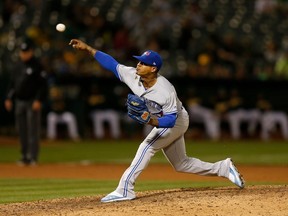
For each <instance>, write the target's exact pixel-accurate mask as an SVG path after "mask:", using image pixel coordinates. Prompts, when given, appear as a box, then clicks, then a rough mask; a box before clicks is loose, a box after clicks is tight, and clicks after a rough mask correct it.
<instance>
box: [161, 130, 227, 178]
mask: <svg viewBox="0 0 288 216" xmlns="http://www.w3.org/2000/svg"><path fill="white" fill-rule="evenodd" d="M163 153H164V155H165V156H166V158H167V160H168V161H169V162H170V163H171V165H172V166H173V168H174V169H175V170H176V171H177V172H185V173H193V174H198V175H204V176H213V175H217V176H223V177H228V175H229V164H230V161H229V160H227V159H226V160H221V161H218V162H216V163H209V162H204V161H201V160H199V159H197V158H193V157H188V156H187V155H186V148H185V141H184V136H181V137H180V138H179V139H177V140H176V141H175V142H174V143H173V144H171V145H169V146H167V147H166V148H164V149H163Z"/></svg>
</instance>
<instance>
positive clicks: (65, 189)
mask: <svg viewBox="0 0 288 216" xmlns="http://www.w3.org/2000/svg"><path fill="white" fill-rule="evenodd" d="M140 142H141V141H140V140H139V141H125V140H120V141H91V140H86V141H82V142H79V143H74V142H69V141H61V142H56V143H44V144H43V145H42V147H41V154H40V163H42V164H44V163H69V162H76V163H77V162H81V161H90V162H92V163H112V164H115V163H118V164H120V163H130V162H131V160H132V159H133V157H134V155H135V153H136V150H137V148H138V145H139V143H140ZM186 148H187V154H188V155H190V156H193V157H197V158H200V159H201V160H204V161H210V162H214V161H217V160H221V159H224V158H226V157H232V158H233V159H234V161H235V162H236V163H237V164H246V165H247V164H253V165H285V166H287V165H288V143H287V142H284V141H273V142H272V141H271V142H261V141H245V142H243V141H239V142H235V141H221V142H207V141H193V140H187V141H186ZM0 152H1V157H0V163H14V162H15V161H16V160H17V159H18V158H19V147H18V146H17V145H15V144H11V145H8V144H5V143H4V144H3V143H2V144H0ZM151 163H168V162H167V160H166V159H165V157H164V156H163V154H162V153H161V152H158V153H157V154H156V155H155V156H154V157H153V159H152V161H151ZM119 178H120V176H119ZM117 184H118V181H110V180H107V181H98V180H85V179H84V180H83V179H81V180H80V179H0V203H11V202H23V201H33V200H46V199H52V198H64V197H66V198H68V197H79V196H90V195H93V196H95V195H97V194H106V193H108V192H111V189H114V188H115V187H116V186H117ZM255 184H257V183H255ZM258 184H259V183H258ZM261 184H263V182H261ZM267 184H271V182H270V183H269V182H267ZM272 184H273V183H272ZM228 185H231V183H230V182H228V181H227V182H193V183H191V182H187V181H138V182H137V187H136V190H137V191H145V190H154V189H172V188H183V187H184V188H185V187H207V186H210V187H217V186H228Z"/></svg>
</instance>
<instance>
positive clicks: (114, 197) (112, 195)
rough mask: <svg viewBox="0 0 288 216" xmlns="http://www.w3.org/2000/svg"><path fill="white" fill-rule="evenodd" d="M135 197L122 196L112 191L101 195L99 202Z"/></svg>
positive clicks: (125, 199)
mask: <svg viewBox="0 0 288 216" xmlns="http://www.w3.org/2000/svg"><path fill="white" fill-rule="evenodd" d="M132 199H135V197H124V196H123V195H121V194H119V193H118V192H116V191H113V192H112V193H110V194H108V195H107V196H105V197H103V198H102V199H101V202H103V203H107V202H118V201H127V200H132Z"/></svg>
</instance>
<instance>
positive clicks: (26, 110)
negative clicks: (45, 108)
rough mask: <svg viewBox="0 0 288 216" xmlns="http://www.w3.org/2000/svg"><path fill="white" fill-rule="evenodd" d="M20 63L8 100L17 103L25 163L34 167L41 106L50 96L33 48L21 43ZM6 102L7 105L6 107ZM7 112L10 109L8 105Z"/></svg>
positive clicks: (37, 150)
mask: <svg viewBox="0 0 288 216" xmlns="http://www.w3.org/2000/svg"><path fill="white" fill-rule="evenodd" d="M19 55H20V59H21V62H19V64H17V65H16V66H15V69H14V71H13V74H12V77H11V78H12V79H11V83H10V87H9V89H8V94H7V99H6V101H7V102H8V103H10V104H11V107H12V102H11V101H12V99H14V100H15V119H16V128H17V130H18V132H19V136H20V143H21V154H22V158H21V160H20V161H19V162H20V163H22V164H26V165H28V164H34V163H36V162H37V160H38V153H39V140H40V126H41V107H42V102H43V100H45V99H46V95H47V82H46V79H47V74H46V72H45V71H44V69H43V67H42V65H41V63H40V62H39V60H38V59H36V58H35V57H34V52H33V47H32V46H31V45H29V44H27V43H23V44H21V50H20V54H19ZM6 101H5V106H6ZM6 109H7V110H8V111H9V109H8V108H7V106H6Z"/></svg>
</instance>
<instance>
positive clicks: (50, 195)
mask: <svg viewBox="0 0 288 216" xmlns="http://www.w3.org/2000/svg"><path fill="white" fill-rule="evenodd" d="M117 183H118V181H110V180H106V181H98V180H85V179H84V180H83V179H81V180H79V179H0V188H1V193H0V203H15V202H25V201H34V200H47V199H55V198H73V197H81V196H95V195H97V194H103V195H104V194H107V193H109V192H111V188H115V187H116V186H117ZM227 185H231V184H229V182H227V183H223V182H211V183H210V182H193V183H191V182H188V181H139V182H138V183H137V190H136V191H147V190H164V189H174V188H188V187H192V186H193V187H194V188H195V187H208V186H209V187H218V186H227ZM96 201H98V200H96V199H95V202H96Z"/></svg>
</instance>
